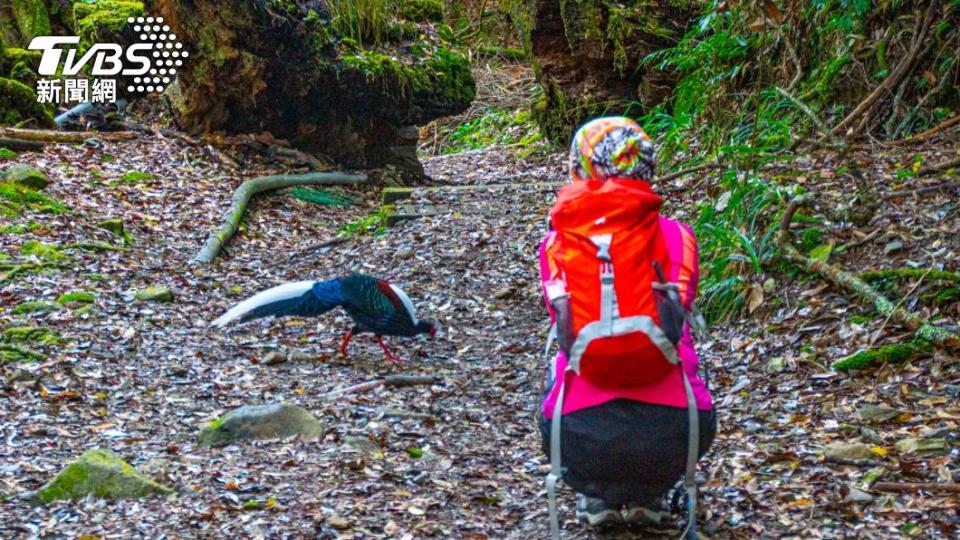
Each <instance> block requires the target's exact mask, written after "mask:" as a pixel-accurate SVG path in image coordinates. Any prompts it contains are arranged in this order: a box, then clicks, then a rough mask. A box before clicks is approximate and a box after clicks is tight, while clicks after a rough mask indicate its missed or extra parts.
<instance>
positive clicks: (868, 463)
mask: <svg viewBox="0 0 960 540" xmlns="http://www.w3.org/2000/svg"><path fill="white" fill-rule="evenodd" d="M823 462H824V463H834V464H837V465H850V466H851V467H884V466H886V465H887V464H886V463H884V462H882V461H880V460H877V459H850V458H842V457H835V456H825V457H824V458H823Z"/></svg>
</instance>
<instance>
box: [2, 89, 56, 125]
mask: <svg viewBox="0 0 960 540" xmlns="http://www.w3.org/2000/svg"><path fill="white" fill-rule="evenodd" d="M0 119H3V122H4V124H6V125H14V124H18V123H20V122H22V121H24V120H33V121H34V122H35V125H36V127H39V128H49V127H53V126H54V125H55V124H54V123H53V117H52V116H50V112H49V111H47V109H46V108H44V106H43V104H42V103H39V102H38V101H37V94H36V93H35V92H34V91H33V89H32V88H30V87H29V86H27V85H25V84H23V83H21V82H20V81H15V80H12V79H7V78H4V77H0Z"/></svg>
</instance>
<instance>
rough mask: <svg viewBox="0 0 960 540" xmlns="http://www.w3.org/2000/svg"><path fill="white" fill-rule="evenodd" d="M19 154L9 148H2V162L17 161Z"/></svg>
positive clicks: (0, 157)
mask: <svg viewBox="0 0 960 540" xmlns="http://www.w3.org/2000/svg"><path fill="white" fill-rule="evenodd" d="M17 157H18V154H17V153H16V152H14V151H13V150H11V149H9V148H3V147H0V161H9V160H14V159H17Z"/></svg>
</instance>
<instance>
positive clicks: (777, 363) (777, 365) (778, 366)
mask: <svg viewBox="0 0 960 540" xmlns="http://www.w3.org/2000/svg"><path fill="white" fill-rule="evenodd" d="M785 367H786V364H785V363H784V361H783V357H782V356H774V357H773V358H771V359H770V361H769V362H767V365H766V366H764V368H763V369H764V371H766V372H767V373H780V372H781V371H783V370H784V368H785Z"/></svg>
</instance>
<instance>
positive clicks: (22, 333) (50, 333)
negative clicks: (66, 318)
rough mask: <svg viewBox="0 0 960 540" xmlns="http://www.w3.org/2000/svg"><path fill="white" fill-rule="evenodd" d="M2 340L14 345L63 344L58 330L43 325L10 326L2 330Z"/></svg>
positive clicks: (0, 337) (0, 338)
mask: <svg viewBox="0 0 960 540" xmlns="http://www.w3.org/2000/svg"><path fill="white" fill-rule="evenodd" d="M0 342H4V343H11V344H14V345H30V344H33V345H61V344H63V342H64V340H63V338H62V337H61V336H60V334H59V333H58V332H56V331H55V330H51V329H50V328H46V327H43V326H10V327H7V328H4V329H3V331H2V332H0Z"/></svg>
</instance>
